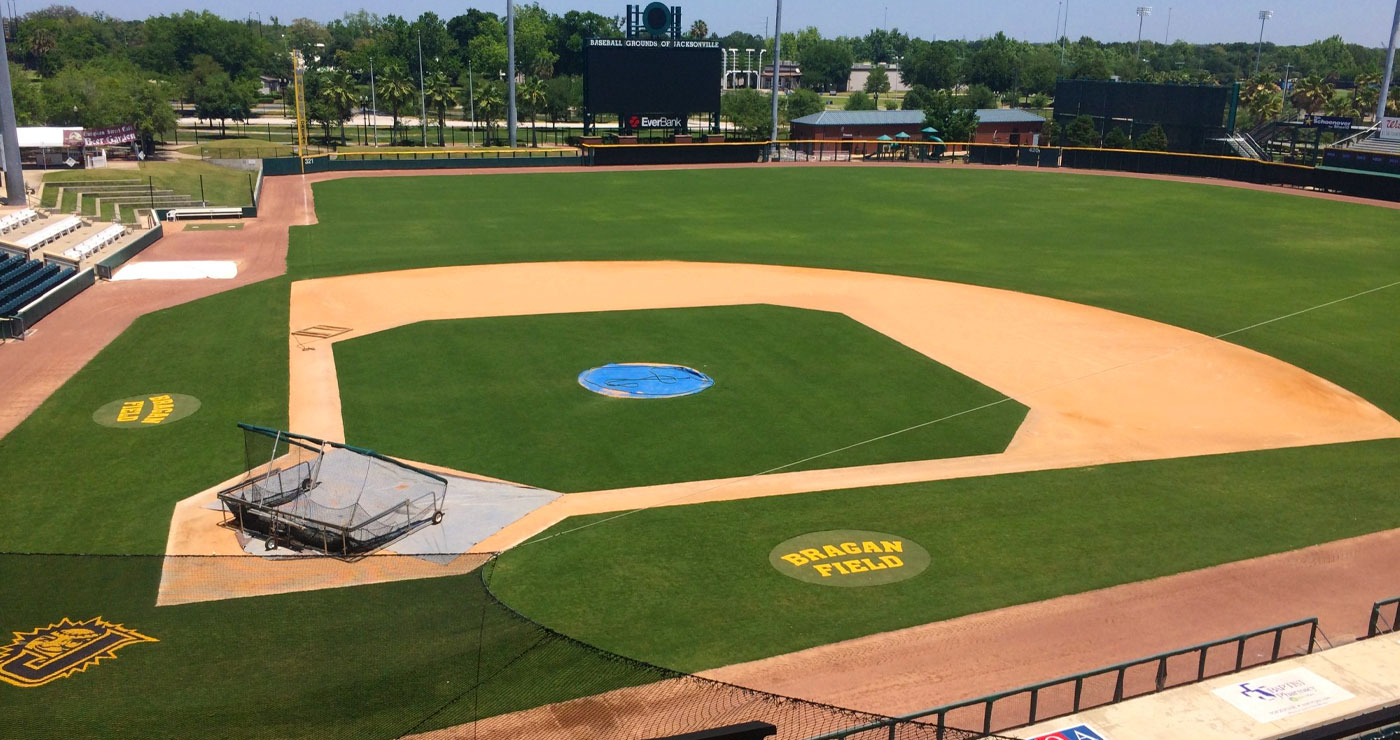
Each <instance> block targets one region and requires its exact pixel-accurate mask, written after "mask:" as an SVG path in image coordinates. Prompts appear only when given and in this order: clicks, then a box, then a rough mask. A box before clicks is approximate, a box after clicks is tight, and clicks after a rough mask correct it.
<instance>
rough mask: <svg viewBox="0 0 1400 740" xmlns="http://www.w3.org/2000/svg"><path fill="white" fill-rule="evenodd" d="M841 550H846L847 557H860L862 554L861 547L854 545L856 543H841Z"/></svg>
mask: <svg viewBox="0 0 1400 740" xmlns="http://www.w3.org/2000/svg"><path fill="white" fill-rule="evenodd" d="M841 549H842V550H845V551H846V554H847V555H859V554H860V545H857V544H856V543H854V542H842V543H841Z"/></svg>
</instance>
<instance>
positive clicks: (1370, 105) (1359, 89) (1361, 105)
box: [1351, 72, 1381, 118]
mask: <svg viewBox="0 0 1400 740" xmlns="http://www.w3.org/2000/svg"><path fill="white" fill-rule="evenodd" d="M1380 97H1381V76H1380V75H1378V74H1376V73H1374V72H1368V73H1366V74H1364V75H1357V76H1356V90H1355V91H1354V92H1352V95H1351V99H1352V103H1353V104H1354V105H1355V107H1356V109H1357V110H1358V111H1360V112H1361V115H1362V117H1363V118H1364V117H1365V116H1367V115H1370V113H1371V112H1372V111H1374V110H1375V109H1376V102H1377V101H1378V100H1380Z"/></svg>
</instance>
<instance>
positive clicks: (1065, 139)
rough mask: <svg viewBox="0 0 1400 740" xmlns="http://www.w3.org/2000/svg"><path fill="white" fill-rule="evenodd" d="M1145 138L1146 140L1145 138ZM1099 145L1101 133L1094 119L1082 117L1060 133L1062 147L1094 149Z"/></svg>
mask: <svg viewBox="0 0 1400 740" xmlns="http://www.w3.org/2000/svg"><path fill="white" fill-rule="evenodd" d="M1144 138H1146V137H1145V136H1144ZM1098 145H1099V132H1098V131H1097V130H1095V129H1094V119H1093V118H1091V117H1089V116H1087V115H1081V116H1077V117H1075V119H1074V120H1073V121H1070V123H1069V125H1068V126H1065V128H1064V130H1063V131H1061V132H1060V146H1077V147H1092V146H1098Z"/></svg>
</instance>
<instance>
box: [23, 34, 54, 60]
mask: <svg viewBox="0 0 1400 740" xmlns="http://www.w3.org/2000/svg"><path fill="white" fill-rule="evenodd" d="M57 45H58V42H57V41H55V40H54V35H53V31H52V30H51V29H48V28H36V29H34V32H33V33H31V34H30V35H29V54H30V56H32V57H34V66H35V67H39V66H41V65H42V64H43V62H44V55H45V54H48V53H49V52H51V51H53V48H54V47H55V46H57Z"/></svg>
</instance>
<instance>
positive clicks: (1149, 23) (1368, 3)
mask: <svg viewBox="0 0 1400 740" xmlns="http://www.w3.org/2000/svg"><path fill="white" fill-rule="evenodd" d="M31 1H32V0H31ZM58 1H59V2H62V3H63V4H70V5H73V6H74V7H76V8H78V9H79V10H83V11H86V12H95V11H99V10H100V11H103V12H105V13H107V14H108V15H113V16H116V17H119V18H144V17H146V16H148V15H151V14H160V13H170V12H178V11H182V10H186V9H196V10H198V9H208V10H212V11H214V12H216V13H218V14H220V15H222V16H224V17H233V18H237V17H250V16H251V17H253V18H255V19H256V18H257V17H258V14H261V16H262V18H263V19H264V20H266V19H267V18H268V17H270V16H274V15H275V16H278V17H279V19H280V20H281V21H282V22H283V23H286V22H288V21H291V20H292V18H294V17H300V16H305V17H307V18H313V19H316V20H319V21H322V22H326V21H330V20H332V19H334V18H338V17H340V16H341V15H342V14H343V13H345V12H346V11H352V10H358V9H359V8H361V7H363V8H364V9H366V10H368V11H370V12H372V13H379V14H381V15H383V14H387V13H397V14H399V15H402V16H406V17H409V18H413V17H417V16H418V14H420V13H422V12H423V11H426V10H431V11H433V12H435V13H437V14H438V15H440V16H442V17H443V18H450V17H452V16H454V15H458V14H460V13H462V12H464V11H465V10H466V8H467V7H471V6H474V7H478V8H481V9H483V10H490V11H495V12H500V13H504V12H505V2H504V0H498V1H497V2H484V1H483V2H476V3H471V2H461V0H458V1H457V2H444V1H442V0H436V1H435V0H351V2H345V1H344V0H297V1H296V2H294V3H291V4H287V3H285V0H240V2H238V3H230V2H217V1H212V2H211V1H210V0H76V1H74V0H68V2H63V0H58ZM1144 1H1145V2H1164V3H1165V4H1163V5H1153V6H1152V13H1151V15H1150V16H1148V17H1147V18H1146V19H1145V20H1144V22H1143V28H1142V34H1143V38H1145V39H1151V40H1154V41H1162V40H1164V39H1166V38H1167V34H1168V33H1170V39H1171V40H1173V41H1175V40H1177V39H1184V40H1186V41H1189V42H1193V43H1208V42H1216V41H1248V42H1254V41H1257V40H1258V38H1259V11H1260V10H1262V9H1268V10H1272V11H1273V12H1274V16H1273V18H1272V19H1271V20H1269V21H1268V23H1267V24H1266V27H1265V31H1264V38H1265V40H1268V41H1273V42H1276V43H1280V44H1304V43H1307V42H1309V41H1314V40H1317V39H1322V38H1327V37H1328V36H1332V35H1340V36H1341V37H1342V38H1343V39H1345V40H1347V41H1349V42H1353V43H1358V44H1365V45H1367V46H1377V47H1380V46H1385V45H1386V43H1387V42H1388V40H1389V39H1388V37H1387V34H1388V32H1389V31H1390V27H1391V20H1392V17H1393V15H1394V13H1395V4H1394V3H1392V2H1391V0H1340V1H1336V0H1333V1H1330V2H1329V1H1327V0H1246V1H1245V2H1240V0H998V1H997V2H985V1H984V2H977V0H874V1H873V2H851V0H787V2H785V3H783V28H784V29H786V30H792V29H794V28H800V27H804V26H816V27H817V28H819V29H821V32H822V34H823V35H824V36H842V35H846V36H857V35H864V34H865V33H866V32H868V31H869V30H870V29H872V28H880V27H886V28H898V29H900V30H901V31H903V32H905V33H907V34H909V35H911V36H919V37H921V38H926V39H934V38H938V39H950V38H966V39H969V40H971V39H977V38H983V37H986V36H990V35H992V34H994V33H996V32H997V31H1004V32H1005V33H1006V34H1007V35H1008V36H1012V37H1015V38H1019V39H1025V40H1029V41H1049V40H1051V39H1052V38H1054V37H1055V35H1056V34H1055V27H1056V26H1055V22H1056V16H1057V13H1059V14H1060V15H1061V18H1062V23H1063V22H1064V21H1063V11H1064V4H1063V3H1064V2H1067V3H1068V5H1069V7H1068V26H1067V29H1068V35H1069V37H1070V38H1071V39H1076V38H1079V37H1080V36H1084V35H1088V36H1092V37H1094V38H1095V39H1099V40H1101V41H1132V40H1135V39H1136V38H1137V32H1138V17H1137V13H1136V8H1137V7H1138V3H1141V2H1144ZM634 2H637V0H634ZM670 3H671V4H672V5H680V6H681V16H682V19H683V20H684V21H685V23H686V25H689V24H690V22H691V21H694V20H695V19H697V18H698V19H701V20H704V21H705V23H706V24H707V25H708V26H709V28H710V30H711V31H714V32H717V33H719V34H721V35H723V34H726V33H728V32H729V31H732V30H745V31H749V32H750V33H755V34H762V33H763V29H764V24H765V21H766V23H767V24H768V27H769V28H770V29H771V28H772V24H773V22H774V19H773V17H772V16H773V13H774V5H775V3H774V2H763V1H761V0H759V1H754V0H688V1H687V0H670ZM47 4H48V3H47V2H43V3H35V4H34V5H30V4H29V3H26V2H23V0H21V4H20V5H19V7H18V12H19V13H21V14H23V13H25V12H27V11H29V10H34V9H37V8H40V7H43V6H44V5H47ZM539 4H540V5H542V6H544V7H545V8H547V9H549V10H550V11H552V12H555V13H563V12H565V11H567V10H591V11H594V12H597V13H602V14H604V15H622V14H623V13H624V12H625V9H626V5H627V2H626V0H540V1H539ZM643 4H645V3H643ZM1169 7H1170V9H1171V10H1170V13H1169V12H1168V8H1169ZM293 9H295V10H293ZM1168 15H1170V20H1171V24H1170V28H1168V23H1167V21H1168ZM887 19H888V20H887Z"/></svg>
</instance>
